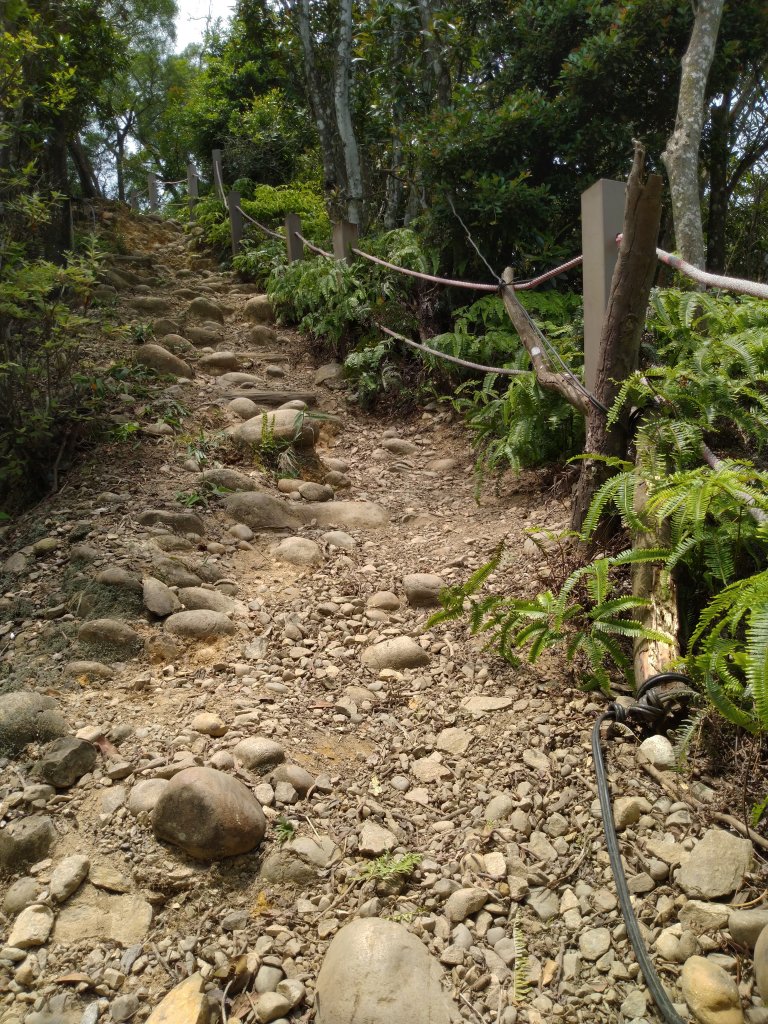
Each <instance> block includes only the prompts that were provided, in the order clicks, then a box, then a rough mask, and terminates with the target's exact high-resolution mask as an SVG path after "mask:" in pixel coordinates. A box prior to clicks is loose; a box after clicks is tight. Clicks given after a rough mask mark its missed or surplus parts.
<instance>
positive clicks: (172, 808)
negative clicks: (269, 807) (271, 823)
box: [152, 768, 266, 861]
mask: <svg viewBox="0 0 768 1024" xmlns="http://www.w3.org/2000/svg"><path fill="white" fill-rule="evenodd" d="M152 829H153V831H154V833H155V835H156V836H157V838H158V839H164V840H165V841H166V842H169V843H171V844H172V845H173V846H179V847H181V849H182V850H184V852H185V853H187V854H189V856H190V857H194V858H195V859H196V860H206V861H208V860H220V859H221V858H222V857H234V856H236V855H238V854H241V853H248V852H250V851H251V850H253V849H255V848H256V847H257V846H258V845H259V844H260V843H261V841H262V839H263V838H264V832H265V830H266V821H265V818H264V812H263V811H262V809H261V805H260V804H259V802H258V801H257V800H256V798H255V797H254V796H253V794H252V793H251V791H250V790H249V789H248V788H247V786H245V785H244V784H243V783H242V782H240V780H239V779H235V778H232V776H230V775H226V774H225V773H224V772H220V771H217V770H216V769H215V768H186V769H184V771H181V772H179V773H178V775H174V777H173V778H172V779H171V781H170V783H169V785H168V787H167V789H165V790H164V791H163V793H162V794H161V796H160V799H159V800H158V802H157V804H156V805H155V809H154V811H153V812H152Z"/></svg>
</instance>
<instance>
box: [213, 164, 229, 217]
mask: <svg viewBox="0 0 768 1024" xmlns="http://www.w3.org/2000/svg"><path fill="white" fill-rule="evenodd" d="M213 178H214V181H215V184H216V188H217V190H218V193H219V196H220V198H221V201H222V203H224V205H225V206H226V205H227V196H226V193H225V191H224V183H223V182H222V180H221V175H220V174H219V167H218V164H216V163H214V165H213Z"/></svg>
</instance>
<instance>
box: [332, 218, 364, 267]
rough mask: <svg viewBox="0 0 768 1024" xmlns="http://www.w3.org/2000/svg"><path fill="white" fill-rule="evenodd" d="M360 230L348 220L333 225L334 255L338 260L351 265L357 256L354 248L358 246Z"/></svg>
mask: <svg viewBox="0 0 768 1024" xmlns="http://www.w3.org/2000/svg"><path fill="white" fill-rule="evenodd" d="M359 233H360V229H359V227H358V225H357V224H353V223H352V222H351V221H348V220H340V221H339V222H338V224H334V225H333V255H334V256H335V257H336V259H337V260H346V261H347V263H351V262H352V261H353V260H354V258H355V256H354V253H353V252H352V247H353V246H356V245H357V239H358V235H359Z"/></svg>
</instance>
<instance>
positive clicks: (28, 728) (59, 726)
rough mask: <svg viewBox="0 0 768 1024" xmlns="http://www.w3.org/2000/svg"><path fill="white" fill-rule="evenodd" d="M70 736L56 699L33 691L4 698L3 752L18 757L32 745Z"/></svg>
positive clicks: (0, 699) (0, 702) (0, 714)
mask: <svg viewBox="0 0 768 1024" xmlns="http://www.w3.org/2000/svg"><path fill="white" fill-rule="evenodd" d="M67 732H68V729H67V723H66V721H65V719H64V716H63V715H62V713H61V711H60V710H59V705H58V704H57V703H56V701H55V700H54V699H53V697H48V696H45V695H44V694H41V693H34V692H32V691H31V690H17V691H15V692H13V693H4V694H2V695H0V751H2V752H3V754H6V755H7V754H16V753H18V752H19V751H20V750H23V748H24V747H26V745H27V744H28V743H33V742H36V741H37V742H39V741H41V740H52V739H56V738H57V737H59V736H64V735H65V734H66V733H67Z"/></svg>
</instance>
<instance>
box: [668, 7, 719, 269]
mask: <svg viewBox="0 0 768 1024" xmlns="http://www.w3.org/2000/svg"><path fill="white" fill-rule="evenodd" d="M723 3H724V0H698V4H697V6H696V13H695V17H694V21H693V31H692V32H691V39H690V42H689V43H688V49H687V50H686V51H685V56H684V57H683V63H682V76H681V79H680V92H679V95H678V102H677V117H676V118H675V129H674V131H673V132H672V135H671V136H670V137H669V141H668V142H667V148H666V149H665V150H664V153H663V154H662V159H663V161H664V166H665V167H666V168H667V174H668V175H669V187H670V192H671V194H672V215H673V217H674V223H675V246H676V248H677V250H678V251H679V253H680V255H681V256H682V257H683V259H684V260H687V261H688V262H689V263H692V264H693V265H694V266H695V267H702V268H703V267H704V228H703V226H702V221H701V198H700V192H699V148H700V145H701V132H702V128H703V127H704V112H705V102H704V101H705V99H706V95H707V79H708V78H709V71H710V68H711V67H712V61H713V59H714V56H715V46H716V45H717V34H718V31H719V29H720V19H721V18H722V14H723Z"/></svg>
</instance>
